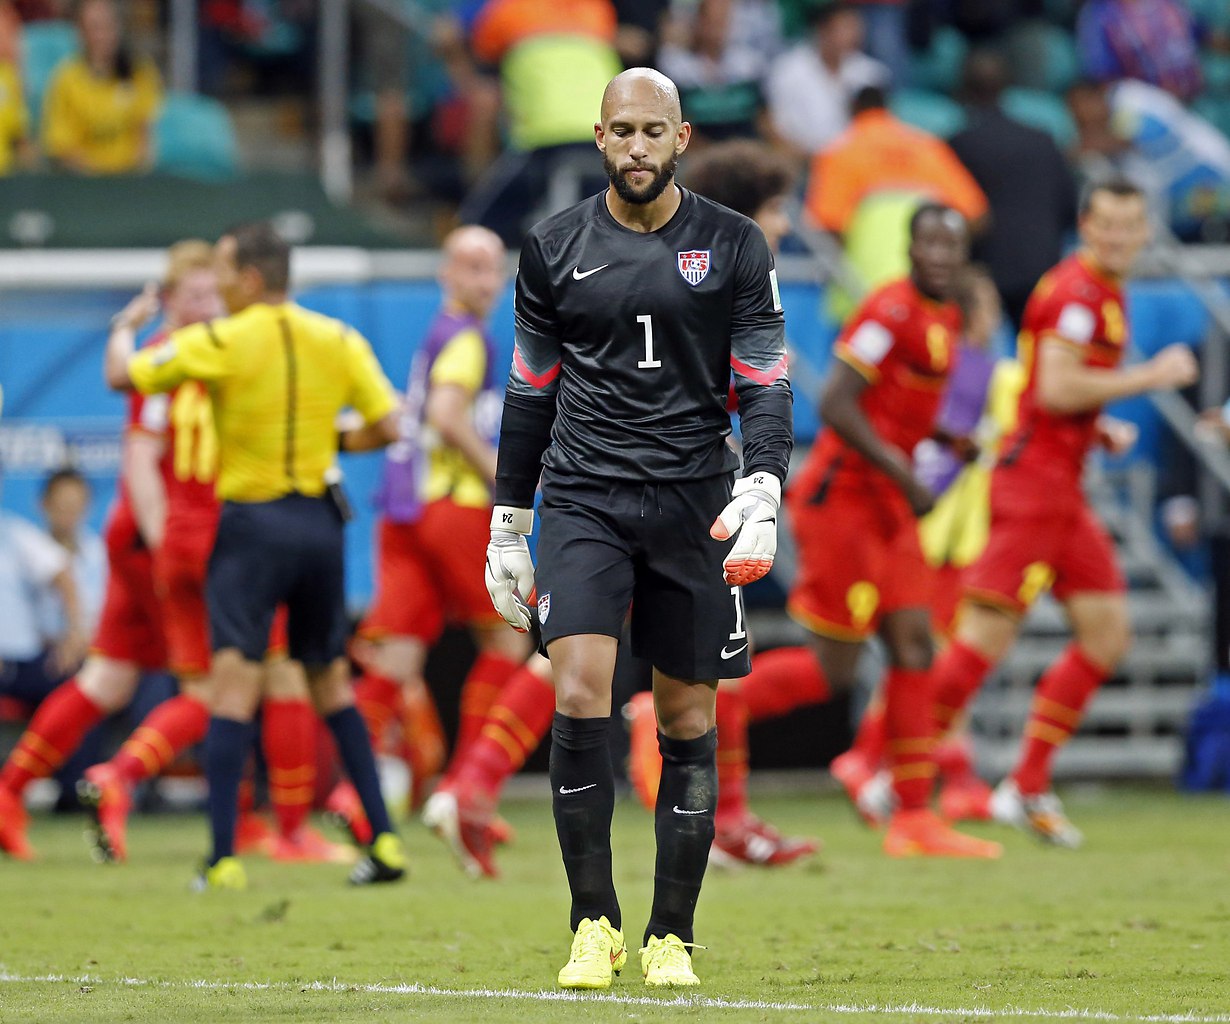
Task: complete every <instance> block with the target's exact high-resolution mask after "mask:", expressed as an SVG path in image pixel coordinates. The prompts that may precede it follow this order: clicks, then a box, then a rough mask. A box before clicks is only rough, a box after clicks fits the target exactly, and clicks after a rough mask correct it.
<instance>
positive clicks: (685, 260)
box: [679, 249, 709, 288]
mask: <svg viewBox="0 0 1230 1024" xmlns="http://www.w3.org/2000/svg"><path fill="white" fill-rule="evenodd" d="M679 273H681V274H682V275H683V279H684V280H685V281H687V283H688V284H690V285H691V286H692V287H693V288H695V287H696V286H697V285H698V284H700V283H701V281H703V280H704V279H705V278H706V277H708V276H709V250H708V249H694V250H692V251H691V252H681V253H680V254H679Z"/></svg>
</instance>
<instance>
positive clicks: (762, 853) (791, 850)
mask: <svg viewBox="0 0 1230 1024" xmlns="http://www.w3.org/2000/svg"><path fill="white" fill-rule="evenodd" d="M821 845H822V844H821V843H820V842H819V840H816V839H798V838H793V837H789V836H783V835H782V834H781V833H780V832H778V831H777V829H775V828H774V827H773V826H772V825H770V824H769V823H768V822H767V821H761V820H760V819H759V818H757V817H756V816H755V815H754V814H744V815H743V816H741V817H740V818H738V819H737V820H735V821H732V822H723V823H719V824H718V825H717V829H716V834H715V835H714V837H713V845H712V846H711V847H710V848H709V863H710V864H713V865H714V866H716V867H731V868H733V867H738V866H739V865H741V864H758V865H760V866H762V867H770V868H775V867H781V866H782V865H785V864H793V863H794V862H795V861H796V860H802V859H803V858H805V857H810V856H812V855H813V854H815V853H816V852H817V851H819V849H820V847H821Z"/></svg>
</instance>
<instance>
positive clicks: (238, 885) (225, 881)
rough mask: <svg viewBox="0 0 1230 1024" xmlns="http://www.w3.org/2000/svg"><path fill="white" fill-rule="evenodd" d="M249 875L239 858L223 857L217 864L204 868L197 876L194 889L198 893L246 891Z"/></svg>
mask: <svg viewBox="0 0 1230 1024" xmlns="http://www.w3.org/2000/svg"><path fill="white" fill-rule="evenodd" d="M247 887H248V873H247V872H246V871H244V869H243V863H242V862H241V861H240V860H239V858H238V857H223V858H222V859H221V860H219V861H218V862H217V863H216V864H211V865H207V866H205V867H203V868H202V869H201V873H200V874H199V875H197V878H196V884H195V886H194V888H195V889H196V891H197V892H204V891H205V890H206V889H246V888H247Z"/></svg>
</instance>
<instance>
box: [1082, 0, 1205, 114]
mask: <svg viewBox="0 0 1230 1024" xmlns="http://www.w3.org/2000/svg"><path fill="white" fill-rule="evenodd" d="M1076 38H1077V46H1078V48H1079V51H1080V60H1081V70H1082V71H1083V73H1084V74H1085V75H1087V76H1088V77H1089V78H1091V79H1093V80H1094V81H1097V82H1114V81H1118V80H1119V79H1121V78H1136V79H1139V80H1140V81H1142V82H1149V83H1150V84H1152V85H1156V86H1159V87H1161V88H1163V89H1165V90H1166V91H1167V92H1169V93H1172V94H1173V95H1175V96H1177V97H1178V98H1179V99H1181V100H1191V99H1193V98H1194V97H1195V96H1196V95H1197V94H1198V93H1199V92H1200V90H1201V88H1202V86H1203V77H1202V75H1201V72H1200V54H1199V47H1198V39H1197V25H1196V21H1195V19H1194V18H1193V17H1192V13H1191V11H1189V10H1188V9H1187V6H1186V5H1185V4H1184V3H1183V2H1182V0H1089V2H1088V3H1086V4H1085V6H1084V7H1083V8H1081V12H1080V17H1079V18H1078V20H1077V23H1076Z"/></svg>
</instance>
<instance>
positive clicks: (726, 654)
mask: <svg viewBox="0 0 1230 1024" xmlns="http://www.w3.org/2000/svg"><path fill="white" fill-rule="evenodd" d="M746 650H747V644H744V645H743V646H742V647H737V648H735V650H733V651H728V650H726V648H725V647H723V648H722V660H723V661H728V660H729V659H731V658H733V657H734V656H735V655H736V654H742V653H743V652H744V651H746Z"/></svg>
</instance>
